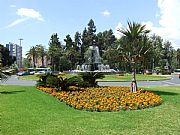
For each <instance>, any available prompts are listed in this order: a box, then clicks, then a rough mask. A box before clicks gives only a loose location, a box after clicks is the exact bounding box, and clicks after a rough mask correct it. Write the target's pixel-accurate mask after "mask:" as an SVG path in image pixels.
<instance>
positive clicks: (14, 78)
mask: <svg viewBox="0 0 180 135" xmlns="http://www.w3.org/2000/svg"><path fill="white" fill-rule="evenodd" d="M0 84H5V85H6V84H8V85H22V86H35V85H36V81H30V80H20V79H18V78H17V76H16V75H12V76H11V77H9V79H8V80H7V81H6V82H1V81H0Z"/></svg>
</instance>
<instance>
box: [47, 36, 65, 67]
mask: <svg viewBox="0 0 180 135" xmlns="http://www.w3.org/2000/svg"><path fill="white" fill-rule="evenodd" d="M48 54H49V57H50V61H51V66H52V70H54V71H55V70H59V69H60V58H61V57H62V55H63V47H62V45H61V43H60V41H59V37H58V35H57V33H54V34H53V35H52V36H51V38H50V41H49V50H48Z"/></svg>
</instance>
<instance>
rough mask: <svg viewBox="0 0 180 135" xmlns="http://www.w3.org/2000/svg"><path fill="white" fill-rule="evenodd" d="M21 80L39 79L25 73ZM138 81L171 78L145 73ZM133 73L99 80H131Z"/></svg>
mask: <svg viewBox="0 0 180 135" xmlns="http://www.w3.org/2000/svg"><path fill="white" fill-rule="evenodd" d="M75 75H77V74H66V76H67V77H72V76H75ZM18 78H19V79H21V80H38V77H37V75H25V76H18ZM136 78H137V81H147V80H149V81H150V80H151V81H152V80H153V81H154V80H167V79H169V78H168V77H166V76H158V75H143V74H137V75H136ZM131 80H132V75H125V76H118V75H105V78H103V79H98V81H122V82H123V81H131Z"/></svg>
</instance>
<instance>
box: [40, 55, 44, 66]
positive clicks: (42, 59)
mask: <svg viewBox="0 0 180 135" xmlns="http://www.w3.org/2000/svg"><path fill="white" fill-rule="evenodd" d="M41 62H42V63H41V64H42V67H44V56H41Z"/></svg>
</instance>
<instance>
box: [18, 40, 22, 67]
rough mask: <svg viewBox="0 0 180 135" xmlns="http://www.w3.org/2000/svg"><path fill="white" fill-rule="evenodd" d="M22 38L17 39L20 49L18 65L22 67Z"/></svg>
mask: <svg viewBox="0 0 180 135" xmlns="http://www.w3.org/2000/svg"><path fill="white" fill-rule="evenodd" d="M22 40H23V38H20V39H19V45H20V47H19V48H20V50H19V52H18V53H19V57H20V59H19V65H20V67H22V46H21V44H22Z"/></svg>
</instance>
